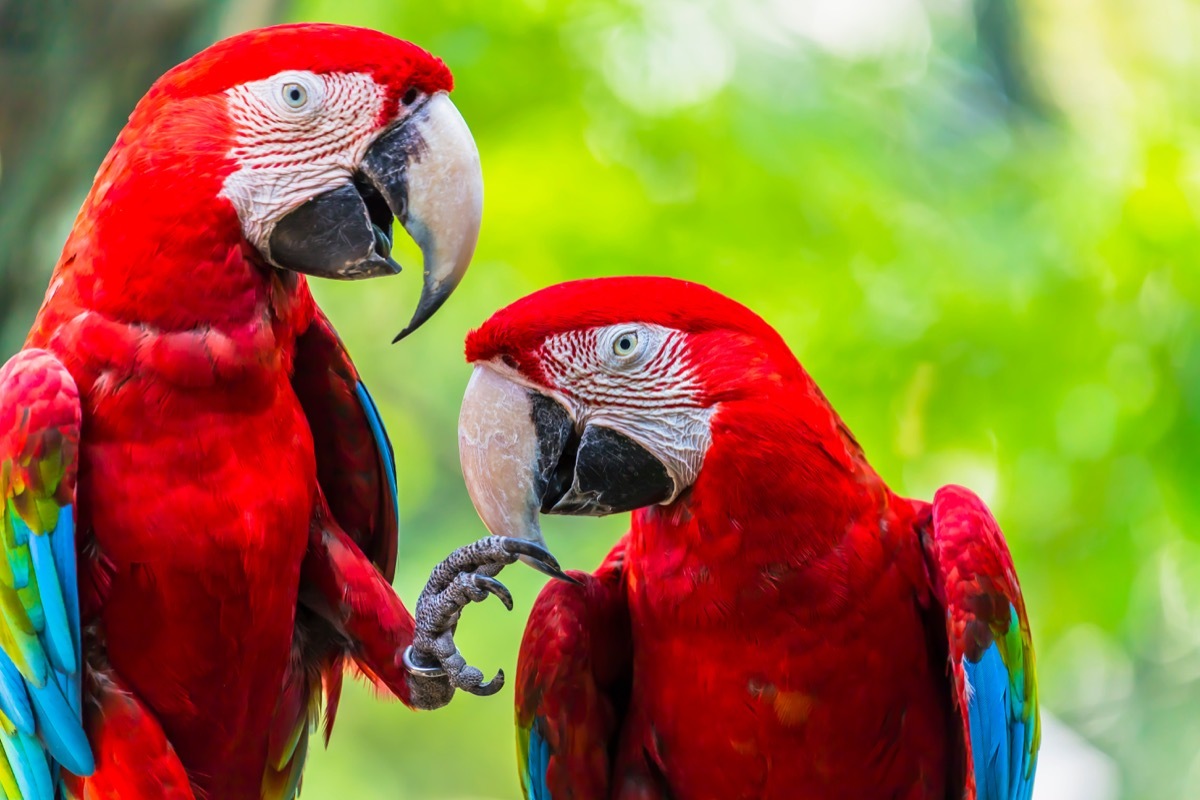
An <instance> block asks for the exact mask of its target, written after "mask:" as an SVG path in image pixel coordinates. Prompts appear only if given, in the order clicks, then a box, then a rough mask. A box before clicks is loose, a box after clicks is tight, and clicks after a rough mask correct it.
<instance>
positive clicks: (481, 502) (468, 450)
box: [458, 365, 545, 544]
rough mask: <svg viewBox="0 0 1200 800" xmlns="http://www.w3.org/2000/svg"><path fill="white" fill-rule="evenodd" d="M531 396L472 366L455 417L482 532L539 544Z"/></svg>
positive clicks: (469, 489)
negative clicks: (473, 369)
mask: <svg viewBox="0 0 1200 800" xmlns="http://www.w3.org/2000/svg"><path fill="white" fill-rule="evenodd" d="M532 395H533V393H532V392H530V391H529V390H528V389H526V388H525V387H524V386H521V385H520V384H517V383H515V382H513V381H511V380H509V379H508V378H505V377H503V376H502V375H499V374H498V373H496V372H495V371H494V370H492V369H489V368H488V367H486V366H482V365H479V366H476V367H475V371H474V372H473V373H472V374H471V380H470V381H469V382H468V383H467V391H466V394H465V395H464V396H463V403H462V410H461V411H460V412H459V416H458V455H459V460H460V461H461V463H462V471H463V478H464V480H465V481H466V484H467V493H468V494H470V496H471V502H472V503H473V504H474V505H475V511H476V512H477V513H478V514H479V518H480V519H481V520H483V524H484V525H485V526H486V527H487V529H488V531H490V532H491V533H492V534H494V535H496V536H512V537H516V538H518V539H527V540H529V541H533V542H537V543H538V544H544V542H545V540H544V538H543V537H542V529H541V525H540V523H539V512H540V507H541V489H542V488H543V487H540V486H539V476H538V474H537V472H538V470H537V465H538V449H539V445H538V431H537V426H536V424H535V423H534V417H533V396H532Z"/></svg>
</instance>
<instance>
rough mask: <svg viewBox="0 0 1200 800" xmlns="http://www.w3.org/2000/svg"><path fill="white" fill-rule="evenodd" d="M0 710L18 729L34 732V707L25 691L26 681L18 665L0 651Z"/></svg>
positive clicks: (24, 731) (23, 731)
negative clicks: (31, 705)
mask: <svg viewBox="0 0 1200 800" xmlns="http://www.w3.org/2000/svg"><path fill="white" fill-rule="evenodd" d="M0 711H2V712H4V716H6V717H8V719H9V721H10V722H12V724H13V725H15V726H17V730H19V731H21V732H22V733H33V709H32V708H31V707H30V705H29V695H28V694H26V692H25V681H24V679H23V678H22V677H21V672H20V670H18V669H17V665H16V664H14V663H13V662H12V659H10V658H9V657H8V656H6V655H4V654H3V653H0Z"/></svg>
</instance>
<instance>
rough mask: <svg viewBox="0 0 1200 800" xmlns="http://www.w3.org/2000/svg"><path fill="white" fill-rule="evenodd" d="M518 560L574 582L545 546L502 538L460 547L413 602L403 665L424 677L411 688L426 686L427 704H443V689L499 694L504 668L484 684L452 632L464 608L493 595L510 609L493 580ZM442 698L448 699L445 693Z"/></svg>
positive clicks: (508, 595)
mask: <svg viewBox="0 0 1200 800" xmlns="http://www.w3.org/2000/svg"><path fill="white" fill-rule="evenodd" d="M522 557H524V559H525V560H526V561H527V562H528V563H529V564H530V565H531V566H533V567H534V568H536V569H538V570H539V571H541V572H544V573H546V574H547V575H550V576H552V577H555V578H558V579H560V580H566V581H571V582H574V579H572V578H571V577H570V576H568V575H567V574H566V573H564V572H563V571H562V568H561V567H560V566H559V565H558V561H557V560H556V559H555V558H554V556H553V555H551V554H550V551H548V550H546V548H544V547H542V546H541V545H539V544H535V543H534V542H530V541H526V540H524V539H513V538H508V537H504V536H486V537H484V538H482V539H480V540H479V541H477V542H473V543H472V544H469V545H466V546H465V547H460V548H459V549H457V550H455V551H454V552H453V553H451V554H450V555H449V556H448V557H447V558H446V559H445V560H444V561H442V563H440V564H438V565H437V566H436V567H434V569H433V573H432V574H431V575H430V576H429V582H428V583H426V584H425V589H424V590H423V591H422V592H421V596H420V598H418V600H417V613H416V631H415V633H414V634H413V642H412V645H410V646H409V648H408V649H407V650H405V651H404V666H405V667H406V668H407V669H408V671H409V672H410V673H411V674H412V676H413V678H414V679H415V678H423V679H425V680H412V681H410V685H411V686H412V687H413V688H414V689H415V690H417V691H419V692H421V693H425V691H424V690H425V689H426V688H427V689H429V690H430V691H429V693H430V694H432V695H436V697H434V696H431V697H430V698H429V701H431V702H433V703H436V705H444V704H445V702H438V701H439V700H441V696H442V695H443V694H446V692H445V690H446V689H448V690H449V694H453V691H454V689H462V690H464V691H467V692H470V693H471V694H476V695H480V696H487V695H492V694H495V693H496V692H498V691H500V687H502V686H503V685H504V670H499V671H497V673H496V676H495V677H494V678H492V679H491V680H490V681H486V682H485V681H484V680H483V672H482V671H480V670H479V669H478V668H476V667H472V666H471V665H469V664H468V663H467V661H466V659H465V658H463V656H462V653H461V652H459V649H458V645H456V644H455V643H454V631H455V628H456V627H457V625H458V620H459V617H460V616H461V615H462V610H463V608H465V607H466V606H467V605H469V604H470V603H479V602H482V601H483V600H486V599H487V597H488V595H494V596H496V597H497V598H498V599H499V600H500V602H501V603H503V604H504V607H505V608H507V609H508V610H509V611H511V610H512V607H513V598H512V594H511V593H510V592H509V591H508V589H506V588H505V587H504V584H502V583H500V581H498V580H496V578H495V576H496V575H497V574H498V573H499V572H500V570H502V569H504V567H506V566H507V565H509V564H511V563H513V562H514V561H517V560H518V559H520V558H522ZM413 700H414V704H416V702H420V699H419V698H417V697H415V696H414V698H413ZM445 700H446V701H448V700H449V696H448V695H446V697H445ZM436 705H433V706H429V707H436ZM421 707H425V706H423V705H422V706H421Z"/></svg>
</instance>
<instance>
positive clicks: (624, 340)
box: [617, 336, 633, 350]
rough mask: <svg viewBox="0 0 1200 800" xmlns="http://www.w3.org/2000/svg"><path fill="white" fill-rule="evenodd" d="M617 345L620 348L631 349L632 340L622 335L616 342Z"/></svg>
mask: <svg viewBox="0 0 1200 800" xmlns="http://www.w3.org/2000/svg"><path fill="white" fill-rule="evenodd" d="M617 347H620V348H621V349H622V350H631V349H633V342H631V341H629V337H628V336H622V337H621V341H619V342H617Z"/></svg>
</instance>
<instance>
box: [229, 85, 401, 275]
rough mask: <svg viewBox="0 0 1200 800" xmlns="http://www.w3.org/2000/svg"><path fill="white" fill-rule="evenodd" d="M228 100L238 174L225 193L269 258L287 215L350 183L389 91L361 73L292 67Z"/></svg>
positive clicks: (248, 236)
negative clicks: (320, 72)
mask: <svg viewBox="0 0 1200 800" xmlns="http://www.w3.org/2000/svg"><path fill="white" fill-rule="evenodd" d="M225 95H226V98H227V102H228V104H229V116H230V119H231V120H232V121H233V124H234V126H235V128H236V130H237V143H236V144H235V145H234V147H233V149H232V150H231V151H230V157H231V158H232V159H233V160H234V161H235V162H236V163H237V164H238V169H237V171H235V172H234V173H233V174H231V175H230V176H229V177H228V178H226V180H225V185H224V188H223V189H222V190H221V196H222V197H227V198H229V201H230V202H231V203H233V206H234V208H235V209H237V213H238V218H239V219H240V220H241V223H242V230H243V231H244V232H245V235H246V239H247V240H249V242H250V243H251V244H253V245H254V246H255V247H257V248H258V249H259V250H260V251H262V252H264V253H265V252H267V242H268V241H269V240H270V237H271V231H272V230H273V229H274V227H275V223H276V222H278V221H279V220H280V219H281V218H282V217H283V216H284V215H286V214H287V213H288V212H289V211H292V210H294V209H295V208H297V207H298V206H300V205H302V204H303V203H305V202H307V201H308V200H311V199H312V198H313V197H316V196H317V195H319V194H322V193H323V192H326V191H328V190H330V189H335V188H337V187H338V186H342V185H345V184H347V183H349V182H350V181H351V179H352V176H353V174H354V171H355V169H357V167H358V164H359V163H360V162H361V161H362V159H363V156H364V154H365V153H366V149H367V147H369V146H370V144H371V142H372V141H374V138H375V136H376V135H377V134H378V133H379V127H378V125H377V121H378V119H379V115H380V113H381V112H382V110H383V103H384V100H385V97H386V90H385V89H384V87H382V86H379V85H378V84H376V83H375V80H374V79H373V78H372V77H371V76H370V75H366V74H363V73H352V74H346V73H334V74H328V75H317V74H316V73H312V72H303V71H298V70H288V71H285V72H280V73H278V74H276V75H273V76H271V77H270V78H266V79H264V80H261V81H252V82H250V83H244V84H240V85H238V86H234V87H233V88H231V89H229V90H228V91H227V92H226V93H225Z"/></svg>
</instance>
